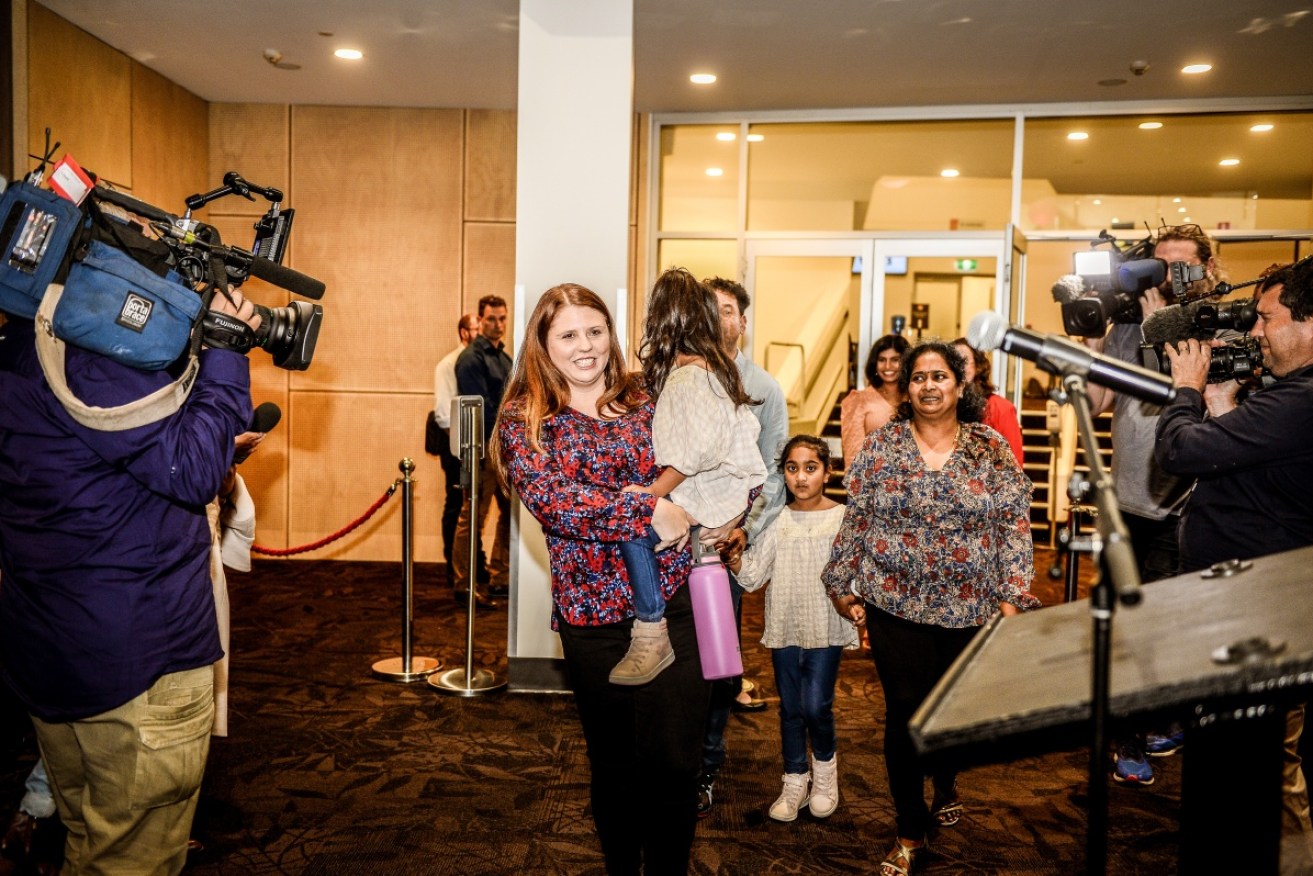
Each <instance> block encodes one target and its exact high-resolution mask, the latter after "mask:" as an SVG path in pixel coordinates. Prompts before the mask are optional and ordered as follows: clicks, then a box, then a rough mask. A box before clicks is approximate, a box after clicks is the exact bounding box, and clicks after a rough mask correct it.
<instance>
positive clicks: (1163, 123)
mask: <svg viewBox="0 0 1313 876" xmlns="http://www.w3.org/2000/svg"><path fill="white" fill-rule="evenodd" d="M1024 143H1025V146H1024V168H1023V176H1024V179H1023V183H1022V210H1021V227H1022V228H1023V229H1025V230H1028V231H1054V230H1066V229H1080V228H1092V229H1098V228H1108V229H1121V230H1122V231H1123V232H1125V233H1124V234H1119V235H1118V236H1119V237H1123V236H1124V237H1127V238H1131V237H1135V238H1139V237H1144V236H1145V234H1146V233H1147V228H1146V224H1147V225H1148V226H1149V227H1152V228H1157V227H1158V225H1159V224H1160V223H1166V224H1168V225H1178V224H1183V223H1191V222H1193V223H1195V224H1198V225H1200V226H1202V227H1203V228H1205V229H1207V230H1214V229H1217V230H1223V231H1225V230H1251V229H1259V228H1261V229H1294V228H1308V227H1310V226H1311V225H1313V200H1311V199H1313V161H1310V159H1309V156H1310V155H1313V114H1309V113H1272V112H1267V113H1244V114H1214V115H1188V116H1187V115H1181V116H1174V115H1165V116H1098V117H1092V118H1062V119H1028V120H1027V121H1026V130H1025V138H1024Z"/></svg>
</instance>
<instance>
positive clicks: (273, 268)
mask: <svg viewBox="0 0 1313 876" xmlns="http://www.w3.org/2000/svg"><path fill="white" fill-rule="evenodd" d="M250 271H251V273H252V274H254V275H255V276H257V277H259V278H260V279H261V280H264V281H265V282H266V283H273V284H274V285H275V286H277V287H279V288H280V289H286V290H287V291H288V292H291V293H292V294H293V295H300V296H301V297H302V298H310V299H312V300H314V301H318V300H319V299H320V298H323V297H324V281H323V280H316V279H315V278H314V277H311V276H310V275H308V274H303V273H301V272H300V271H294V270H292V269H291V268H285V267H283V266H282V265H280V264H278V263H277V262H271V261H269V260H268V259H266V258H262V257H260V256H255V257H253V258H252V259H251V264H250Z"/></svg>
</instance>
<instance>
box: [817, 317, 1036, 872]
mask: <svg viewBox="0 0 1313 876" xmlns="http://www.w3.org/2000/svg"><path fill="white" fill-rule="evenodd" d="M898 384H899V387H900V389H902V390H903V391H904V392H905V393H907V394H908V400H907V401H906V402H903V403H902V404H901V405H900V406H899V412H898V417H897V419H895V420H894V421H893V422H892V423H890V424H889V425H887V426H885V427H884V429H882V430H881V431H880V433H879V440H878V441H875V440H873V441H871V442H869V443H868V444H867V445H866V447H865V448H864V449H863V450H862V452H861V453H860V454H858V456H857V460H856V461H855V463H854V464H853V465H852V466H851V467H850V468H849V469H848V475H847V478H846V486H847V488H848V497H849V498H848V507H847V510H846V511H845V512H844V520H843V526H842V527H841V528H840V530H839V535H838V537H837V538H836V539H835V542H834V547H833V549H832V551H831V553H830V561H829V563H828V564H827V565H826V567H825V571H824V572H823V573H822V575H821V580H822V581H823V582H824V583H825V589H826V592H827V593H828V594H829V596H830V599H831V601H832V602H833V603H834V607H835V610H837V611H838V612H839V614H840V615H841V616H843V617H845V618H848V619H849V620H851V621H853V622H854V623H861V622H862V621H863V620H864V621H865V622H866V625H867V631H868V633H869V636H870V640H871V656H872V657H873V658H874V660H875V667H876V671H877V672H878V673H879V676H880V684H881V686H882V687H883V688H884V696H885V739H884V755H885V768H886V769H887V770H888V774H889V790H890V793H891V794H892V795H893V798H894V808H895V810H896V813H897V839H896V840H895V841H894V845H893V848H892V849H891V850H890V851H889V853H888V854H887V855H886V856H885V858H884V860H883V862H881V864H880V873H881V874H883V876H907V874H908V873H910V872H911V870H912V867H913V865H914V864H915V862H916V859H917V857H918V855H919V854H920V852H921V850H922V849H923V848H924V847H925V843H926V839H927V835H928V833H929V830H930V828H931V826H932V825H933V826H937V827H939V828H947V827H951V826H953V825H954V824H956V823H957V822H958V820H959V819H960V818H961V817H962V811H963V807H962V801H961V799H960V798H959V797H958V793H957V782H956V779H957V776H956V771H955V770H953V769H951V768H948V767H946V766H943V765H939V766H936V767H935V768H934V770H933V771H932V773H931V777H932V779H933V782H934V802H933V803H932V804H931V805H930V806H926V801H925V770H924V768H923V765H922V763H921V761H920V760H919V758H918V757H917V755H916V750H915V749H914V748H913V746H912V739H911V736H910V735H909V734H908V730H907V722H908V720H909V719H910V718H911V717H912V713H913V712H915V711H916V709H917V707H918V706H920V704H921V701H922V700H923V699H925V697H926V695H927V694H929V693H930V690H931V689H932V688H933V687H934V686H935V684H936V683H937V682H938V681H939V678H940V677H941V676H942V675H943V674H944V672H945V671H946V670H947V669H948V667H949V665H950V664H952V662H953V661H954V660H955V659H957V657H958V655H959V654H961V653H962V651H963V650H964V649H965V648H966V647H967V645H968V643H969V642H970V641H971V638H972V637H973V636H974V635H975V633H976V629H977V628H978V627H979V626H980V625H982V624H983V623H984V622H985V621H986V620H987V619H988V618H990V617H991V616H993V615H994V614H995V613H996V612H999V611H1001V612H1003V614H1015V613H1016V612H1017V611H1019V610H1023V609H1030V608H1038V607H1039V601H1038V600H1037V599H1036V598H1035V597H1034V596H1032V595H1031V593H1030V582H1031V578H1032V577H1033V567H1032V559H1031V547H1032V546H1031V539H1030V493H1031V484H1030V480H1029V479H1028V478H1027V477H1026V476H1025V475H1024V474H1022V472H1021V470H1020V469H1018V468H1017V465H1016V461H1015V460H1014V459H1013V458H1012V455H1011V454H1010V453H1009V452H1008V449H1007V447H1006V445H1005V444H1004V442H1003V440H1002V439H1001V438H1000V437H999V435H998V433H996V432H995V431H994V430H993V429H989V428H987V427H985V426H984V425H982V424H981V423H980V422H979V419H980V412H981V408H982V407H983V401H982V400H981V398H980V396H979V395H978V394H977V393H976V391H975V389H974V388H973V387H972V385H971V384H969V383H967V382H966V365H965V362H964V361H963V359H962V356H961V354H959V353H958V352H957V350H955V349H954V348H953V347H952V346H950V345H948V344H944V343H940V342H937V341H932V342H928V343H923V344H920V345H918V346H917V347H916V348H914V349H913V350H911V351H910V352H909V353H908V354H907V355H906V356H905V357H904V358H903V365H902V369H901V371H900V372H899V379H898Z"/></svg>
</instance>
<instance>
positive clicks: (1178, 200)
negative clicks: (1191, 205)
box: [1172, 198, 1181, 204]
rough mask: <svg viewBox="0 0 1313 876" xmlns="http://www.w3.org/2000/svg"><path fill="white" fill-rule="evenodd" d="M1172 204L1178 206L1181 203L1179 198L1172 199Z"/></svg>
mask: <svg viewBox="0 0 1313 876" xmlns="http://www.w3.org/2000/svg"><path fill="white" fill-rule="evenodd" d="M1172 203H1173V204H1179V203H1181V199H1180V198H1172Z"/></svg>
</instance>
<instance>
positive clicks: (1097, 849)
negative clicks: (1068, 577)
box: [1055, 371, 1141, 874]
mask: <svg viewBox="0 0 1313 876" xmlns="http://www.w3.org/2000/svg"><path fill="white" fill-rule="evenodd" d="M1057 395H1058V396H1059V397H1058V398H1056V399H1055V400H1056V401H1058V402H1059V403H1060V404H1067V403H1069V404H1071V406H1072V408H1073V409H1074V410H1075V413H1076V423H1077V426H1078V427H1079V429H1080V440H1081V444H1082V446H1084V448H1085V461H1086V464H1087V465H1088V466H1089V469H1090V478H1089V485H1090V487H1091V488H1092V490H1093V493H1094V503H1095V506H1096V507H1097V508H1098V526H1097V534H1096V535H1095V537H1094V538H1093V539H1091V540H1090V542H1089V543H1088V545H1079V544H1077V543H1075V542H1072V543H1070V544H1069V549H1071V550H1085V549H1088V550H1090V552H1091V553H1093V554H1094V555H1095V558H1096V559H1097V560H1098V562H1099V570H1100V574H1099V576H1098V579H1097V581H1096V582H1095V585H1094V589H1093V591H1092V592H1091V593H1090V618H1091V621H1092V622H1093V646H1094V650H1093V657H1092V667H1091V679H1090V729H1091V739H1090V766H1089V826H1088V833H1087V835H1086V839H1085V849H1086V852H1085V857H1086V872H1087V873H1091V874H1102V873H1105V872H1107V864H1108V699H1109V692H1110V690H1111V685H1110V678H1111V671H1112V616H1113V611H1114V609H1115V607H1116V603H1117V601H1118V600H1120V601H1121V603H1122V604H1123V605H1126V606H1132V605H1136V604H1138V603H1139V601H1140V597H1141V590H1140V574H1139V570H1138V568H1137V566H1136V563H1135V554H1134V552H1133V551H1132V549H1131V540H1130V534H1129V532H1128V531H1127V529H1126V523H1125V521H1123V520H1122V515H1121V510H1120V509H1119V508H1118V507H1117V492H1116V490H1115V489H1114V487H1113V482H1112V474H1111V472H1109V471H1108V470H1107V469H1106V468H1105V467H1104V465H1103V458H1102V457H1101V456H1100V455H1099V444H1098V441H1097V439H1096V438H1095V434H1094V416H1093V414H1092V413H1091V410H1090V398H1089V394H1088V392H1087V388H1086V380H1085V377H1084V376H1083V375H1081V374H1078V373H1073V372H1072V371H1067V372H1066V373H1064V374H1063V375H1062V389H1061V390H1060V391H1058V393H1057ZM1114 593H1115V594H1116V597H1117V599H1114V598H1113V595H1114Z"/></svg>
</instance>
